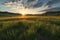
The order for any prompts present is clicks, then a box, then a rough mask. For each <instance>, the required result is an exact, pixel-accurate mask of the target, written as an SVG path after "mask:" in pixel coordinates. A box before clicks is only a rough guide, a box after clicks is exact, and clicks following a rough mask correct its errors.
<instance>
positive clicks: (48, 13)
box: [41, 11, 60, 16]
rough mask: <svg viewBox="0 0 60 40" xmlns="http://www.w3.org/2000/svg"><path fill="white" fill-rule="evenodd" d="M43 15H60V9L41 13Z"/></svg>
mask: <svg viewBox="0 0 60 40" xmlns="http://www.w3.org/2000/svg"><path fill="white" fill-rule="evenodd" d="M41 15H42V16H60V11H52V12H46V13H44V14H41Z"/></svg>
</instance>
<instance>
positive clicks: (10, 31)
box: [0, 16, 60, 40]
mask: <svg viewBox="0 0 60 40" xmlns="http://www.w3.org/2000/svg"><path fill="white" fill-rule="evenodd" d="M0 40H60V16H23V17H21V16H16V17H0Z"/></svg>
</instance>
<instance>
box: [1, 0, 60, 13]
mask: <svg viewBox="0 0 60 40" xmlns="http://www.w3.org/2000/svg"><path fill="white" fill-rule="evenodd" d="M51 8H60V0H0V11H8V12H13V13H22V14H29V13H30V14H35V13H44V12H46V11H44V12H42V11H43V10H47V9H51Z"/></svg>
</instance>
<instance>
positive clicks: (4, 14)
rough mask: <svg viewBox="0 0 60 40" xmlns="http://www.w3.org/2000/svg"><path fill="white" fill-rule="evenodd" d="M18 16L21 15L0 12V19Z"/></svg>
mask: <svg viewBox="0 0 60 40" xmlns="http://www.w3.org/2000/svg"><path fill="white" fill-rule="evenodd" d="M18 15H21V14H18V13H11V12H1V11H0V17H4V16H5V17H7V16H18Z"/></svg>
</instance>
